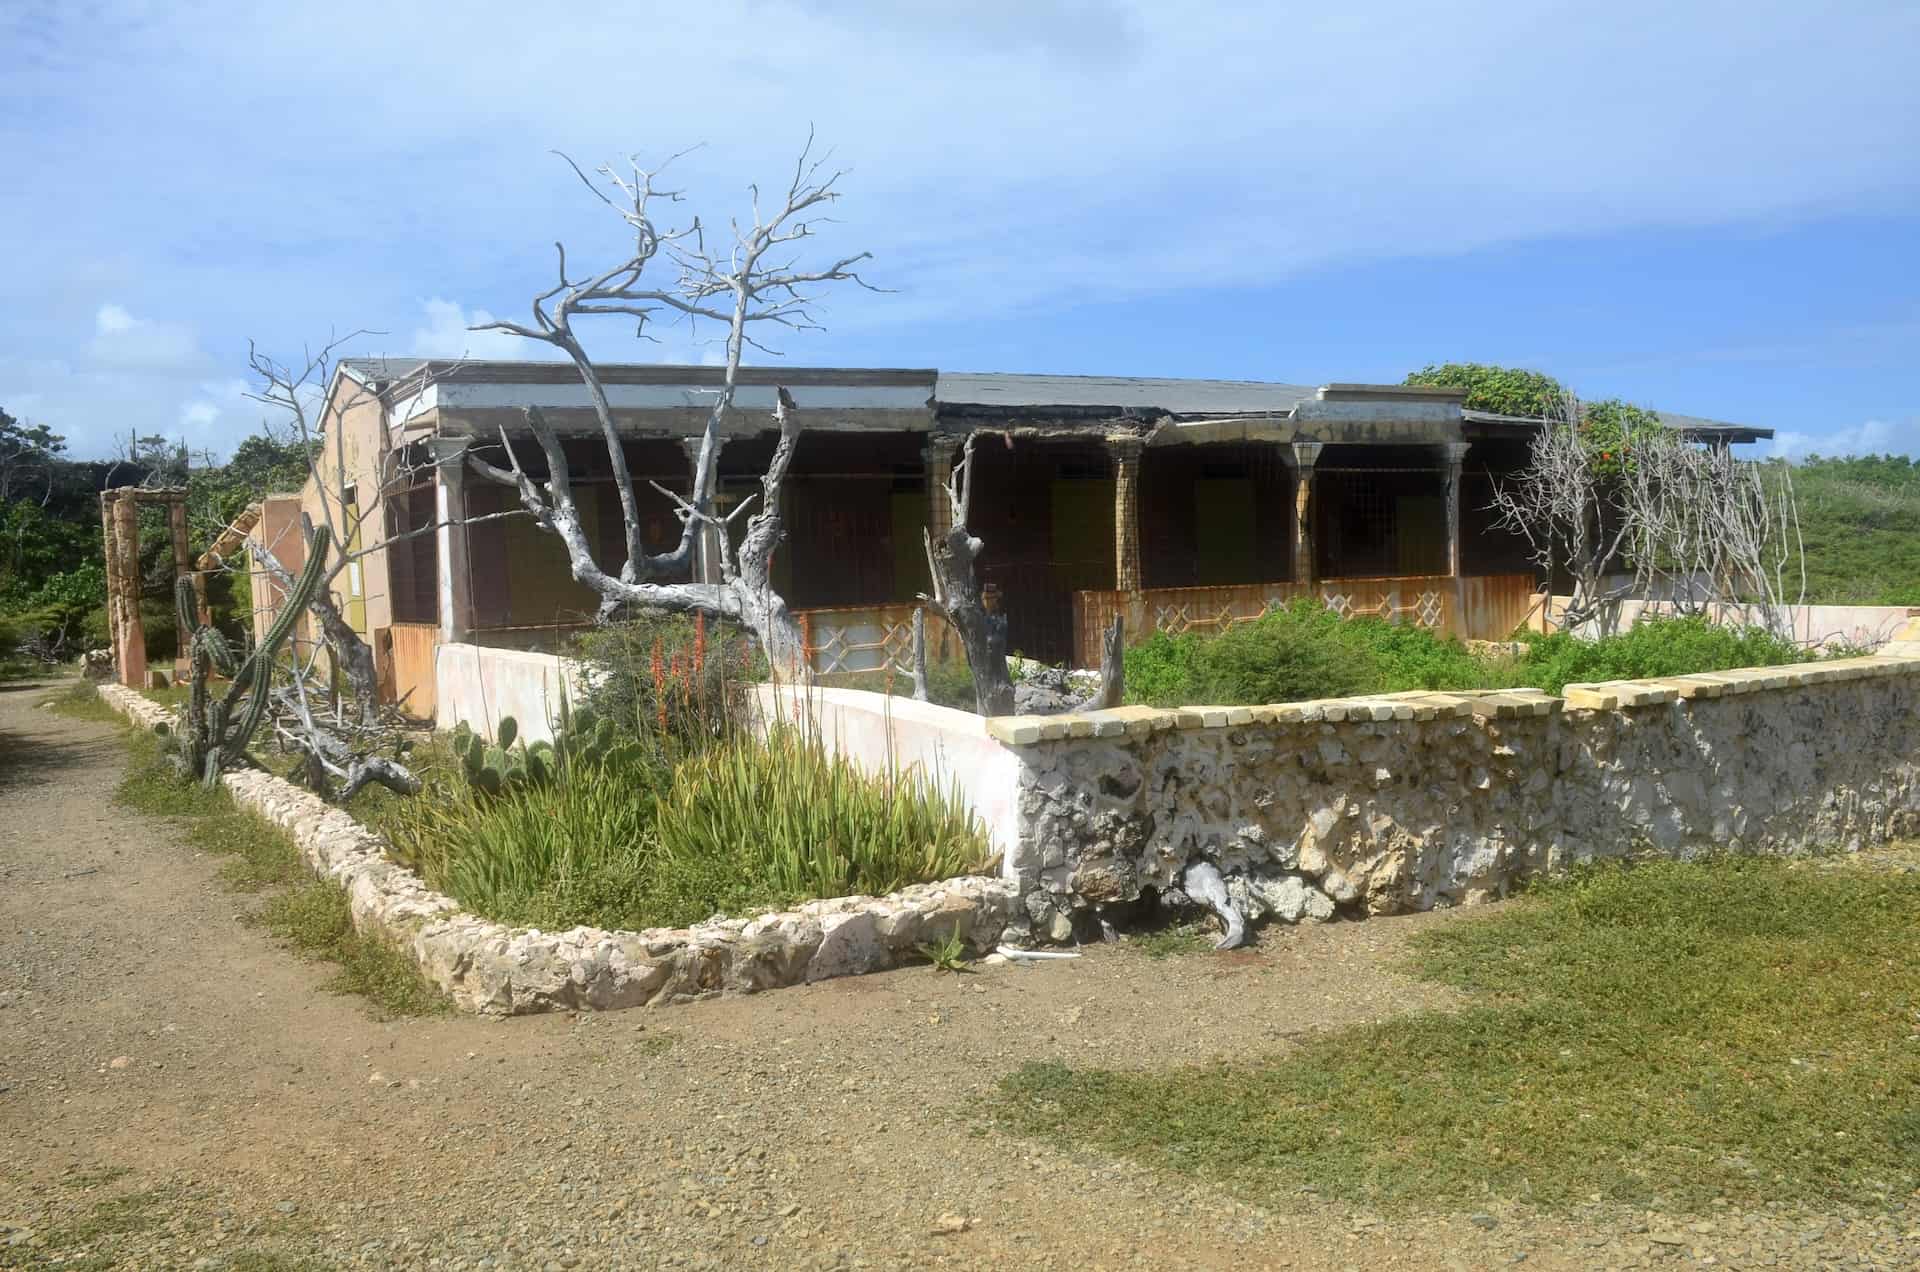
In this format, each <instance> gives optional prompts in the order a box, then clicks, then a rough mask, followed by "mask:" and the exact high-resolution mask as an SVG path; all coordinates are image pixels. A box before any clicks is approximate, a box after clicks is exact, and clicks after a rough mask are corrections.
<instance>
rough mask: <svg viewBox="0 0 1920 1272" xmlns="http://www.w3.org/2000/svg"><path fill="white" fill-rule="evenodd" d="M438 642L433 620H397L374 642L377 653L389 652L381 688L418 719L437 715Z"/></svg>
mask: <svg viewBox="0 0 1920 1272" xmlns="http://www.w3.org/2000/svg"><path fill="white" fill-rule="evenodd" d="M439 643H440V629H439V627H437V626H436V625H434V624H432V623H395V624H393V625H392V626H391V627H386V628H382V629H381V631H380V633H379V638H378V639H376V641H375V650H376V652H383V653H385V654H386V658H385V659H384V661H385V662H386V666H384V667H382V668H381V669H380V671H381V676H380V679H381V681H382V684H381V688H382V689H384V690H386V691H387V694H388V700H389V701H392V702H398V703H400V704H402V706H401V709H402V710H404V711H405V712H406V713H407V714H408V715H410V716H412V717H413V718H414V719H416V720H431V719H433V718H434V717H433V709H434V681H433V651H434V647H435V646H437V645H438V644H439Z"/></svg>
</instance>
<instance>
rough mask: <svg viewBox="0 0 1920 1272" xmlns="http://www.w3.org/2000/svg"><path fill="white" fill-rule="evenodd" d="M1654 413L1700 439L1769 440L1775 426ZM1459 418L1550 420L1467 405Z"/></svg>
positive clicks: (1521, 422)
mask: <svg viewBox="0 0 1920 1272" xmlns="http://www.w3.org/2000/svg"><path fill="white" fill-rule="evenodd" d="M1653 416H1654V418H1656V419H1658V420H1659V421H1660V422H1661V423H1662V424H1664V425H1666V426H1667V427H1668V428H1671V429H1675V430H1677V431H1678V432H1680V433H1681V434H1683V435H1685V436H1687V437H1689V438H1694V439H1697V440H1701V441H1726V442H1730V443H1734V444H1739V443H1742V442H1763V441H1768V440H1771V439H1772V437H1773V430H1772V429H1770V428H1761V427H1758V426H1756V425H1752V424H1730V423H1728V422H1726V421H1725V420H1709V419H1702V418H1700V417H1699V416H1697V415H1680V414H1677V413H1676V412H1673V411H1654V412H1653ZM1460 418H1461V419H1463V420H1465V421H1466V422H1467V423H1469V424H1495V425H1501V424H1505V425H1512V426H1514V427H1515V428H1524V429H1527V430H1529V431H1531V430H1533V429H1537V428H1539V427H1540V426H1541V425H1542V424H1545V423H1547V422H1548V421H1547V420H1546V418H1545V417H1543V416H1538V415H1502V414H1500V413H1499V412H1497V411H1476V410H1473V409H1471V408H1467V407H1463V408H1461V411H1460Z"/></svg>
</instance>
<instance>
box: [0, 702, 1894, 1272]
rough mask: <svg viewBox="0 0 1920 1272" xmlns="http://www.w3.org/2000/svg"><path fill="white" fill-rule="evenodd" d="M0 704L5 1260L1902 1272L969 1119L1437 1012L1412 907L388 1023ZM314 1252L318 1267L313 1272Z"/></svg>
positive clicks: (199, 1264) (1884, 1248)
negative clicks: (1086, 947) (573, 1011)
mask: <svg viewBox="0 0 1920 1272" xmlns="http://www.w3.org/2000/svg"><path fill="white" fill-rule="evenodd" d="M37 697H38V694H37V693H35V692H33V691H29V690H24V689H20V688H15V687H11V686H0V1267H36V1268H37V1267H66V1268H88V1269H106V1268H120V1267H124V1268H142V1269H145V1268H170V1267H182V1268H226V1267H232V1268H236V1269H241V1268H254V1269H268V1268H290V1267H309V1266H311V1267H316V1268H329V1267H350V1268H388V1267H394V1268H415V1267H425V1268H447V1269H455V1268H464V1269H475V1268H541V1269H547V1268H574V1267H579V1268H607V1267H656V1266H664V1267H679V1268H841V1267H845V1268H860V1267H869V1268H905V1267H914V1268H919V1267H954V1268H982V1267H1007V1268H1060V1269H1083V1268H1123V1267H1151V1268H1248V1267H1275V1268H1301V1269H1313V1268H1375V1267H1391V1268H1450V1267H1452V1268H1480V1267H1489V1266H1496V1265H1505V1264H1508V1263H1512V1262H1517V1261H1521V1260H1524V1262H1525V1263H1527V1264H1528V1265H1529V1266H1534V1267H1545V1268H1579V1269H1589V1268H1594V1269H1597V1268H1608V1267H1622V1268H1624V1267H1648V1266H1651V1267H1677V1266H1714V1265H1718V1266H1722V1267H1879V1268H1911V1267H1914V1266H1920V1231H1915V1229H1916V1228H1920V1206H1915V1205H1914V1204H1913V1203H1912V1202H1909V1203H1908V1208H1907V1209H1905V1210H1896V1211H1894V1212H1892V1213H1880V1214H1875V1215H1870V1216H1869V1215H1861V1214H1850V1213H1849V1214H1826V1215H1817V1216H1809V1215H1806V1214H1803V1213H1798V1212H1796V1211H1794V1210H1791V1209H1789V1208H1787V1207H1786V1206H1784V1205H1781V1206H1776V1207H1775V1208H1772V1209H1769V1210H1764V1211H1761V1212H1758V1213H1752V1214H1747V1213H1732V1212H1729V1213H1723V1214H1717V1215H1714V1216H1712V1217H1711V1218H1709V1219H1704V1220H1702V1219H1697V1218H1675V1217H1672V1216H1663V1215H1658V1214H1651V1215H1650V1214H1646V1213H1641V1212H1630V1211H1621V1210H1619V1209H1617V1208H1603V1207H1600V1206H1597V1205H1596V1206H1594V1207H1593V1208H1592V1209H1591V1210H1589V1211H1584V1212H1580V1213H1575V1214H1572V1215H1540V1214H1534V1213H1531V1212H1528V1211H1525V1210H1523V1209H1519V1208H1515V1207H1511V1206H1504V1205H1500V1206H1490V1207H1489V1209H1488V1211H1487V1212H1486V1213H1481V1214H1473V1215H1469V1214H1432V1215H1421V1216H1413V1217H1409V1216H1407V1215H1405V1214H1399V1215H1394V1216H1391V1217H1385V1218H1383V1217H1381V1216H1376V1215H1370V1214H1365V1213H1360V1212H1356V1211H1355V1210H1353V1209H1352V1208H1350V1207H1346V1206H1338V1205H1334V1204H1332V1203H1329V1202H1325V1201H1322V1200H1320V1199H1318V1198H1316V1197H1315V1196H1313V1195H1312V1194H1302V1195H1301V1197H1300V1198H1299V1199H1298V1202H1297V1203H1296V1204H1290V1205H1288V1206H1287V1207H1285V1208H1282V1209H1275V1210H1268V1209H1262V1208H1257V1207H1253V1206H1248V1205H1244V1204H1239V1203H1235V1202H1232V1201H1230V1200H1227V1199H1225V1198H1222V1197H1221V1196H1219V1195H1217V1194H1216V1193H1214V1192H1212V1191H1210V1190H1208V1189H1206V1188H1204V1187H1201V1186H1196V1185H1195V1184H1193V1183H1192V1182H1191V1181H1188V1180H1185V1179H1181V1178H1175V1177H1168V1176H1164V1175H1159V1174H1155V1173H1153V1172H1150V1171H1147V1170H1144V1169H1142V1168H1139V1167H1135V1166H1132V1165H1130V1164H1128V1163H1125V1162H1121V1161H1115V1160H1113V1159H1109V1158H1105V1157H1102V1156H1099V1155H1097V1154H1094V1153H1090V1152H1086V1151H1082V1150H1078V1149H1075V1148H1073V1147H1072V1146H1066V1147H1063V1148H1058V1149H1056V1148H1053V1147H1050V1146H1047V1145H1041V1144H1035V1143H1031V1142H1028V1141H1024V1140H1020V1139H1016V1138H1013V1137H1009V1136H1005V1135H1002V1134H1000V1133H998V1132H995V1131H990V1130H988V1129H986V1128H984V1127H983V1126H982V1125H981V1124H980V1122H979V1119H978V1118H977V1117H976V1116H975V1114H974V1110H975V1108H976V1107H977V1105H978V1104H979V1102H980V1100H981V1099H982V1097H983V1096H984V1095H985V1094H986V1093H988V1092H989V1091H990V1090H991V1089H992V1086H993V1083H994V1082H995V1080H996V1079H997V1078H998V1077H1000V1076H1001V1075H1002V1074H1004V1073H1006V1072H1007V1071H1008V1070H1009V1069H1011V1068H1013V1067H1014V1066H1016V1065H1018V1064H1020V1063H1022V1062H1023V1061H1026V1060H1030V1059H1059V1060H1063V1061H1067V1062H1069V1063H1081V1064H1084V1063H1101V1064H1108V1065H1164V1064H1172V1063H1178V1062H1182V1061H1188V1060H1200V1059H1206V1058H1209V1057H1214V1056H1220V1055H1226V1054H1239V1053H1245V1052H1246V1051H1248V1050H1250V1049H1253V1048H1262V1047H1273V1046H1276V1045H1281V1046H1284V1045H1285V1044H1286V1040H1287V1039H1289V1038H1293V1037H1296V1036H1299V1035H1301V1034H1303V1033H1307V1032H1311V1031H1314V1030H1320V1029H1327V1028H1333V1027H1338V1026H1341V1025H1345V1024H1349V1023H1353V1022H1356V1021H1362V1020H1371V1019H1378V1018H1381V1017H1384V1016H1387V1015H1390V1014H1393V1013H1396V1012H1401V1011H1406V1010H1410V1009H1415V1008H1419V1007H1422V1006H1430V1005H1435V1004H1439V1003H1443V1002H1444V1001H1445V998H1444V993H1443V991H1440V990H1437V989H1435V988H1434V987H1431V986H1426V985H1421V984H1417V983H1413V982H1410V981H1408V980H1406V979H1404V978H1402V977H1400V976H1398V975H1396V974H1395V973H1394V972H1392V971H1391V970H1390V969H1389V967H1388V966H1387V965H1388V964H1389V963H1390V962H1391V960H1392V959H1393V957H1394V956H1395V955H1396V953H1397V952H1398V951H1399V950H1400V949H1401V948H1402V947H1403V945H1404V943H1405V941H1406V938H1407V937H1408V936H1409V935H1410V934H1411V933H1413V932H1415V931H1417V930H1420V929H1421V928H1423V927H1426V926H1429V925H1432V924H1435V923H1445V922H1459V921H1463V920H1462V918H1461V917H1460V916H1459V915H1430V916H1420V917H1416V918H1411V919H1400V920H1374V921H1371V922H1368V923H1365V924H1333V925H1327V926H1321V927H1311V926H1310V927H1306V928H1301V929H1297V930H1291V931H1285V932H1280V933H1275V934H1269V935H1268V936H1267V937H1266V939H1265V941H1264V943H1263V947H1262V949H1261V950H1259V951H1257V952H1253V953H1248V954H1240V955H1232V956H1212V955H1199V956H1188V957H1179V958H1170V959H1166V960H1159V961H1155V960H1152V959H1148V958H1146V957H1145V956H1144V955H1142V954H1140V953H1139V952H1137V951H1136V950H1134V949H1131V948H1118V949H1098V950H1093V951H1090V952H1089V954H1088V956H1087V957H1086V958H1083V959H1081V960H1078V961H1075V962H1068V963H1057V964H1052V965H1046V966H1042V967H1038V968H1033V969H1020V968H1015V967H1011V966H1001V967H992V968H987V969H984V970H983V971H982V972H981V973H979V974H977V975H972V976H963V977H955V976H941V975H936V974H934V973H933V972H931V971H930V970H928V969H925V968H913V969H905V970H902V971H897V972H890V973H885V974H882V975H877V976H869V977H861V978H857V979H853V980H846V981H835V982H828V983H824V984H820V985H814V986H807V987H802V988H796V989H789V990H782V991H779V992H776V993H770V994H763V995H759V996H756V997H751V998H738V999H726V1000H719V1001H712V1002H706V1003H700V1004H696V1005H693V1006H689V1007H679V1008H671V1009H667V1010H663V1011H659V1012H627V1013H614V1014H609V1015H604V1016H591V1015H584V1016H578V1017H567V1016H543V1017H532V1018H526V1019H518V1020H511V1021H494V1022H489V1021H480V1020H472V1019H465V1018H458V1017H448V1018H440V1019H430V1020H423V1021H400V1022H380V1021H377V1020H375V1019H373V1018H372V1017H371V1016H370V1015H369V1014H368V1012H367V1011H366V1009H365V1008H364V1007H363V1006H362V1005H361V1004H360V1003H359V1001H358V1000H355V999H349V998H341V997H336V996H334V995H330V994H327V993H324V992H322V991H320V989H319V988H318V986H319V985H320V983H321V982H322V981H323V980H324V979H325V977H326V970H325V969H324V968H323V967H317V966H314V965H311V964H307V963H303V962H301V961H300V960H298V959H297V958H296V957H294V956H293V955H291V954H289V953H287V952H285V951H283V950H280V949H278V948H276V947H275V946H274V944H273V943H272V941H271V940H270V939H269V938H268V937H266V936H265V935H263V934H262V933H261V932H260V931H259V930H257V929H255V928H252V927H248V926H245V925H244V924H242V923H241V922H240V921H239V916H240V915H241V914H242V913H243V912H244V911H245V910H246V909H247V908H249V907H250V906H252V905H254V904H256V902H255V901H254V900H253V899H251V898H246V897H236V896H235V895H233V894H231V893H229V892H227V891H225V890H224V889H223V888H222V886H221V885H220V884H219V882H218V881H217V879H216V877H215V863H214V862H213V861H211V860H208V859H206V858H204V857H201V856H199V855H197V854H195V853H194V852H192V851H191V850H190V849H188V848H186V847H184V846H182V844H181V841H180V837H179V835H178V833H177V831H176V830H175V829H174V828H173V827H171V826H169V825H167V824H166V823H164V822H160V821H154V820H148V819H139V818H130V819H123V818H122V817H120V816H119V815H118V814H117V813H116V811H115V810H114V809H113V808H112V806H111V803H110V800H111V794H112V790H113V786H114V783H115V782H116V781H117V779H118V777H119V774H120V771H121V766H122V758H121V754H122V753H121V751H120V749H119V747H118V746H117V744H116V743H115V742H113V741H112V740H111V738H110V730H109V728H108V727H107V726H105V725H99V724H91V723H81V722H76V721H72V720H67V719H64V718H62V717H58V716H55V715H52V714H50V713H48V712H45V711H40V710H36V709H34V706H33V703H34V701H35V700H36V699H37ZM309 1261H310V1262H309Z"/></svg>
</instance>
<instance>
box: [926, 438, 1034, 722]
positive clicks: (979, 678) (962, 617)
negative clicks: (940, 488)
mask: <svg viewBox="0 0 1920 1272" xmlns="http://www.w3.org/2000/svg"><path fill="white" fill-rule="evenodd" d="M973 442H974V439H973V437H971V436H969V437H968V438H967V441H966V445H965V446H963V447H962V448H961V453H960V462H959V463H957V464H955V465H954V466H953V474H952V475H951V476H950V477H948V478H947V502H948V504H949V505H950V506H951V507H952V509H953V523H952V524H953V528H952V529H950V530H948V531H947V532H946V533H945V534H943V535H941V536H940V537H939V538H937V539H936V538H935V537H934V535H933V531H932V530H926V531H923V532H922V533H923V535H924V537H925V540H926V547H927V568H928V571H929V572H930V573H931V574H932V576H933V595H932V596H924V595H923V596H922V597H921V598H920V599H921V600H922V601H923V602H925V603H926V604H927V606H928V607H929V608H930V609H932V610H933V612H934V613H936V614H938V615H939V616H940V617H941V618H944V619H945V620H946V621H947V623H948V625H949V626H951V627H952V628H953V630H954V631H955V632H956V633H958V634H959V637H960V647H961V648H962V649H964V650H965V651H966V655H967V667H968V669H969V670H971V671H972V672H973V697H974V706H975V709H976V710H977V711H979V713H980V714H981V715H987V716H995V715H1011V714H1012V713H1013V677H1012V675H1010V674H1009V673H1008V671H1007V616H1006V615H1005V614H1000V613H996V612H994V611H992V610H989V609H988V608H987V604H986V601H985V600H984V599H983V598H982V597H981V594H980V584H979V580H978V579H976V578H975V577H974V569H973V564H974V560H975V559H976V558H977V557H978V556H979V555H980V549H981V548H982V547H983V546H985V545H983V544H982V543H981V541H980V540H979V539H976V538H975V537H974V536H973V534H972V532H971V531H969V530H968V529H967V509H968V506H969V504H970V502H971V500H972V497H973Z"/></svg>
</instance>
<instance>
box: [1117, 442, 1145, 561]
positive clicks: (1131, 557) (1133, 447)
mask: <svg viewBox="0 0 1920 1272" xmlns="http://www.w3.org/2000/svg"><path fill="white" fill-rule="evenodd" d="M1145 449H1146V442H1145V441H1143V440H1142V439H1141V438H1139V437H1136V436H1134V435H1133V434H1131V433H1121V434H1116V435H1115V436H1112V437H1109V438H1108V439H1107V453H1108V454H1110V455H1112V456H1113V587H1114V590H1115V591H1117V592H1138V591H1139V590H1140V586H1141V584H1140V454H1141V452H1142V451H1144V450H1145Z"/></svg>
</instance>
